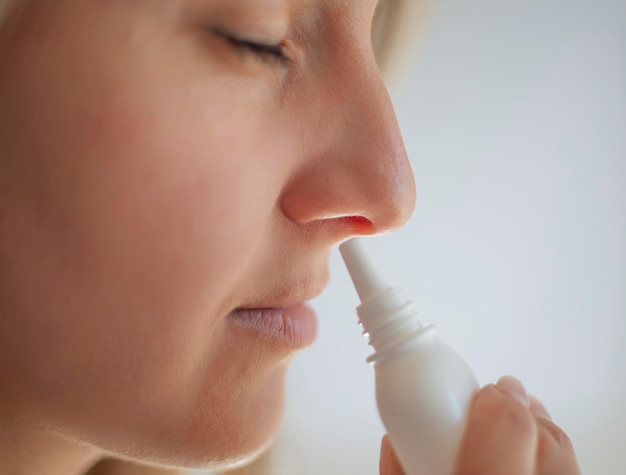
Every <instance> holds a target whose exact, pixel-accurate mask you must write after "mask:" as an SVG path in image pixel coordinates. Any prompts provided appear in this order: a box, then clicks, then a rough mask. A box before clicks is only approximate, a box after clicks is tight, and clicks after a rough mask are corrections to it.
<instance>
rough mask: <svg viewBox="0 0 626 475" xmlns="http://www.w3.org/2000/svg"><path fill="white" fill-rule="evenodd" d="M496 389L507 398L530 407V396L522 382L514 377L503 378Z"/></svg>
mask: <svg viewBox="0 0 626 475" xmlns="http://www.w3.org/2000/svg"><path fill="white" fill-rule="evenodd" d="M496 387H497V388H498V389H499V390H500V391H502V392H503V393H504V394H506V395H507V396H510V397H512V398H513V399H515V400H517V401H519V402H520V403H521V404H522V405H523V406H524V407H529V401H528V394H527V393H526V389H524V385H523V384H522V382H521V381H520V380H519V379H517V378H516V377H514V376H502V377H501V378H500V379H499V380H498V383H497V384H496Z"/></svg>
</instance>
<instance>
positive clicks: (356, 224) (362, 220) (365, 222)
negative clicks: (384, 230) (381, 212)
mask: <svg viewBox="0 0 626 475" xmlns="http://www.w3.org/2000/svg"><path fill="white" fill-rule="evenodd" d="M341 219H342V220H343V221H345V222H346V224H347V225H348V226H349V227H350V230H351V231H352V232H353V233H354V234H362V235H368V234H372V233H373V232H374V224H373V223H372V222H371V221H370V220H369V219H367V218H366V217H365V216H345V217H343V218H341Z"/></svg>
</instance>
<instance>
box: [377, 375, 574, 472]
mask: <svg viewBox="0 0 626 475" xmlns="http://www.w3.org/2000/svg"><path fill="white" fill-rule="evenodd" d="M380 473H381V475H404V471H403V470H402V467H401V466H400V463H399V462H398V459H397V458H396V456H395V454H394V452H393V449H392V447H391V444H390V443H389V439H388V437H387V436H385V437H384V438H383V441H382V446H381V453H380ZM470 474H489V475H556V474H558V475H580V470H579V468H578V464H577V462H576V456H575V454H574V450H573V448H572V443H571V441H570V439H569V437H567V435H566V434H565V432H563V431H562V430H561V429H560V428H559V427H558V426H557V425H556V424H554V423H553V422H552V420H551V419H550V416H549V415H548V412H547V411H546V409H545V408H544V407H543V405H542V404H541V403H540V402H539V400H538V399H536V398H534V397H532V396H531V397H528V395H527V394H526V390H525V389H524V386H522V383H520V382H519V380H517V379H516V378H514V377H512V376H504V377H502V378H500V380H499V381H498V384H495V385H494V384H488V385H487V386H485V387H483V388H482V389H481V390H480V391H478V392H477V393H476V395H475V397H474V400H473V402H472V407H471V408H470V413H469V416H468V422H467V428H466V430H465V435H464V437H463V442H462V444H461V448H460V451H459V455H458V460H457V465H456V470H455V471H454V473H453V474H452V475H470ZM411 475H414V474H411ZM415 475H417V474H415ZM419 475H429V474H426V473H424V474H419Z"/></svg>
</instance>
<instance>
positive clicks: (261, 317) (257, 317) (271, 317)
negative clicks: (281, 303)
mask: <svg viewBox="0 0 626 475" xmlns="http://www.w3.org/2000/svg"><path fill="white" fill-rule="evenodd" d="M228 319H229V320H230V321H231V322H232V323H233V324H235V325H237V327H238V328H239V329H241V330H243V331H245V332H251V333H253V334H254V335H255V337H257V338H260V339H262V340H263V341H264V342H265V343H268V344H270V345H272V346H276V347H280V348H281V349H286V350H298V349H301V348H305V347H307V346H309V345H311V344H312V343H313V342H314V341H315V337H316V336H317V316H316V315H315V312H314V311H313V309H311V308H310V307H309V306H308V305H306V304H305V303H297V304H294V305H289V306H285V307H275V308H239V309H235V310H233V311H232V312H231V313H230V314H229V315H228Z"/></svg>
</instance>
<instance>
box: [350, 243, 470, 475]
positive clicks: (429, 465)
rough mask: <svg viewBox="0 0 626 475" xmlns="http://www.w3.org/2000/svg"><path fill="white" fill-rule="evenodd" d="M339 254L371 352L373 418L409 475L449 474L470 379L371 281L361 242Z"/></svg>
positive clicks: (399, 302)
mask: <svg viewBox="0 0 626 475" xmlns="http://www.w3.org/2000/svg"><path fill="white" fill-rule="evenodd" d="M340 251H341V254H342V256H343V259H344V261H345V263H346V266H347V267H348V271H349V272H350V276H351V277H352V281H353V282H354V286H355V287H356V290H357V293H358V294H359V297H360V299H361V305H360V306H359V307H358V308H357V313H358V316H359V321H360V323H361V326H362V327H363V333H364V335H366V336H367V337H369V343H370V345H371V346H372V347H373V348H374V350H375V353H374V354H373V355H371V356H370V357H369V358H368V359H367V361H368V362H369V363H371V364H372V365H373V366H374V368H375V372H376V400H377V403H378V411H379V413H380V417H381V419H382V422H383V425H384V426H385V429H386V430H387V433H388V434H389V439H390V441H391V445H392V446H393V448H394V450H395V452H396V455H397V456H398V459H399V460H400V463H401V465H402V467H403V468H404V470H405V472H406V474H407V475H416V474H419V475H452V471H453V470H454V465H455V461H456V457H457V454H458V451H459V446H460V443H461V438H462V436H463V431H464V428H465V422H466V418H467V413H468V409H469V406H470V404H471V400H472V397H473V395H474V393H475V391H476V390H477V389H478V382H477V381H476V377H475V376H474V373H473V372H472V370H471V368H470V367H469V366H468V364H467V363H466V362H465V361H464V360H463V359H462V358H461V357H460V356H459V355H458V354H457V353H456V352H455V351H454V350H452V348H450V347H449V346H447V345H446V344H444V343H443V342H442V341H441V340H439V338H438V337H437V333H436V329H435V327H434V326H429V327H426V328H423V327H422V325H421V324H420V322H419V321H418V320H417V318H416V315H417V311H416V309H415V307H414V305H413V302H411V301H410V300H409V299H407V298H406V297H405V296H404V294H403V293H402V291H401V290H400V289H399V288H397V287H392V286H391V285H389V283H388V282H387V281H386V280H384V279H382V278H381V277H379V276H378V275H377V273H376V272H375V270H374V268H373V267H372V265H371V264H370V263H369V261H368V260H367V258H366V256H365V254H364V252H363V249H362V243H361V242H360V239H358V238H357V239H352V240H350V241H347V242H345V243H344V244H342V245H341V246H340Z"/></svg>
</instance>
